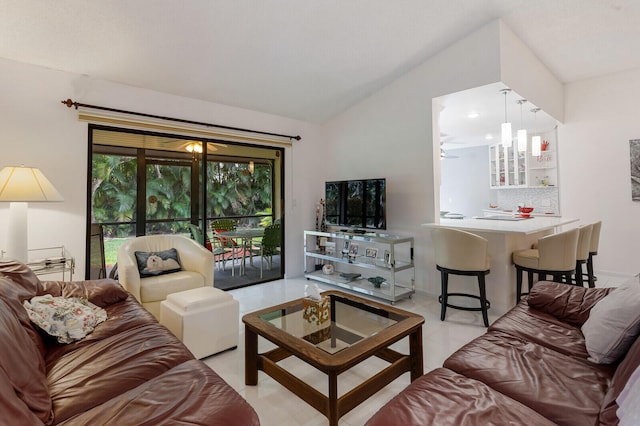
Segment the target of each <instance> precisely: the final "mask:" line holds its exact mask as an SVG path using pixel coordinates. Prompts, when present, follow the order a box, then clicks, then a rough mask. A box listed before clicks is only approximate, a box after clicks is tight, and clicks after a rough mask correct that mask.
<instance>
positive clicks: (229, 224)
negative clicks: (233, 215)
mask: <svg viewBox="0 0 640 426" xmlns="http://www.w3.org/2000/svg"><path fill="white" fill-rule="evenodd" d="M235 229H236V221H235V220H233V219H216V220H213V221H211V230H212V231H213V243H214V244H213V251H214V252H222V254H221V256H219V258H222V259H221V262H222V270H223V271H224V270H225V266H226V262H227V255H228V254H229V253H231V275H232V276H233V275H235V263H236V259H238V257H239V255H240V254H242V251H243V250H244V248H243V247H242V246H241V245H239V244H238V243H237V242H236V241H235V240H234V239H233V238H229V237H226V236H225V235H224V234H225V232H229V231H235Z"/></svg>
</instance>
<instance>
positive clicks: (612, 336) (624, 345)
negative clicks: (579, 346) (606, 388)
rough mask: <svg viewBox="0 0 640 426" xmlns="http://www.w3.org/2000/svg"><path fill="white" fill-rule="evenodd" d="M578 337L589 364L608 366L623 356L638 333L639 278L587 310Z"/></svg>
mask: <svg viewBox="0 0 640 426" xmlns="http://www.w3.org/2000/svg"><path fill="white" fill-rule="evenodd" d="M582 333H583V334H584V337H585V342H586V346H587V351H588V352H589V355H590V357H589V359H590V360H591V361H593V362H597V363H599V364H610V363H612V362H615V361H617V360H618V359H619V358H620V357H621V356H623V355H624V354H625V353H627V351H628V350H629V347H630V346H631V344H633V342H634V341H635V340H636V337H638V334H639V333H640V274H639V275H636V276H635V277H633V278H632V279H630V280H629V281H627V282H625V283H624V284H622V285H620V287H618V288H616V289H615V290H613V291H612V292H611V293H610V294H609V295H608V296H607V297H605V298H603V299H602V300H600V301H599V302H598V303H597V304H596V305H595V306H594V307H593V308H592V309H591V313H590V314H589V319H588V320H587V321H586V322H585V323H584V324H583V326H582Z"/></svg>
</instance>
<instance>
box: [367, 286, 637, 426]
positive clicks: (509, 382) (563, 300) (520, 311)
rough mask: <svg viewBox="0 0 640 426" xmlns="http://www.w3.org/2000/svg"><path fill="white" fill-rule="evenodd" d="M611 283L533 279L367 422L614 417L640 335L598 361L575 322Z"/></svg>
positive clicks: (581, 421)
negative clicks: (613, 356)
mask: <svg viewBox="0 0 640 426" xmlns="http://www.w3.org/2000/svg"><path fill="white" fill-rule="evenodd" d="M611 290H612V289H595V288H592V289H585V288H581V287H575V286H569V285H566V284H559V283H552V282H540V283H537V284H536V286H535V287H534V289H533V290H532V292H531V294H530V296H529V298H528V300H527V301H523V302H521V303H520V304H518V305H517V306H516V307H515V308H513V309H512V310H511V311H509V312H508V313H507V314H505V315H504V316H502V317H501V318H500V319H498V320H497V321H496V322H495V323H494V324H492V325H491V326H490V327H489V328H488V330H487V333H486V334H484V335H482V336H480V337H479V338H477V339H475V340H473V341H471V342H470V343H468V344H467V345H465V346H463V347H462V348H461V349H459V350H458V351H456V352H455V353H454V354H453V355H452V356H451V357H449V358H448V359H447V360H446V361H445V362H444V365H443V368H438V369H436V370H433V371H431V372H429V373H427V374H425V375H424V376H422V377H421V378H419V379H418V380H416V381H414V382H413V383H411V384H410V385H409V386H408V387H407V388H406V389H405V390H403V391H402V392H401V393H400V394H399V395H397V396H396V397H395V398H393V399H392V400H391V401H389V402H388V403H387V404H386V405H385V406H383V407H382V408H381V409H380V410H379V411H378V412H377V413H376V414H375V415H374V416H373V417H372V418H371V419H370V420H369V421H368V422H367V425H368V426H389V425H403V426H407V425H439V426H440V425H456V426H459V425H485V424H494V425H507V424H517V425H521V424H522V425H524V424H526V425H553V424H558V425H580V426H585V425H615V424H618V418H617V417H616V409H617V408H618V407H617V404H616V401H615V400H616V398H617V396H618V395H619V394H620V392H621V391H622V389H623V387H624V385H625V383H626V382H627V381H628V380H629V377H630V376H631V374H632V373H633V371H634V370H635V369H636V368H637V367H638V365H639V364H640V339H636V341H635V343H634V344H633V345H632V346H631V348H630V349H629V351H628V352H627V354H626V355H625V356H624V358H623V359H622V360H621V361H620V362H618V363H617V364H611V365H599V364H595V363H592V362H591V361H589V360H587V357H588V354H587V351H586V349H585V340H584V336H583V335H582V332H581V330H580V327H581V325H582V324H583V323H584V322H585V321H586V320H587V318H588V316H589V310H590V309H591V308H592V307H593V306H594V305H595V303H596V302H597V301H598V300H600V299H601V298H603V297H604V296H606V295H607V294H608V293H609V292H610V291H611Z"/></svg>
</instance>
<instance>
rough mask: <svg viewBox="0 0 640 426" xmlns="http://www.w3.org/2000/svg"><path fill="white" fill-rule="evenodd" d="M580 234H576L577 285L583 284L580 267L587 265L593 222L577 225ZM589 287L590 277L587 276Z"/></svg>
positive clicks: (581, 285)
mask: <svg viewBox="0 0 640 426" xmlns="http://www.w3.org/2000/svg"><path fill="white" fill-rule="evenodd" d="M578 230H579V231H580V234H578V248H577V249H576V272H575V274H574V276H575V284H576V285H577V286H580V287H583V286H584V274H583V273H582V267H583V266H586V265H587V262H588V260H589V248H590V247H591V234H592V233H593V224H588V225H582V226H579V227H578ZM587 281H588V283H589V287H591V278H590V277H589V276H587Z"/></svg>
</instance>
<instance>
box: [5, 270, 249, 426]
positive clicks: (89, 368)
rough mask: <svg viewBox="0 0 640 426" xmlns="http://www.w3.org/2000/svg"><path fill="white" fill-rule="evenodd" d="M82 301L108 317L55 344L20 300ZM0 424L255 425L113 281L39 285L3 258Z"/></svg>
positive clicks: (235, 397) (245, 408)
mask: <svg viewBox="0 0 640 426" xmlns="http://www.w3.org/2000/svg"><path fill="white" fill-rule="evenodd" d="M43 294H51V295H53V296H65V297H86V298H88V299H89V301H90V302H92V303H94V304H96V305H98V306H100V307H102V308H104V309H105V310H106V311H107V315H108V319H107V321H106V322H104V323H102V324H100V325H98V326H97V327H96V329H95V330H94V331H93V333H91V334H89V335H88V336H87V337H85V338H84V339H82V340H79V341H77V342H75V343H71V344H59V343H57V341H56V340H55V339H52V338H51V337H50V336H47V335H46V334H45V333H43V332H41V331H38V329H37V328H36V327H35V326H34V325H33V324H32V323H31V321H30V320H29V317H28V315H27V312H26V311H25V309H24V308H23V306H22V301H24V300H26V299H30V298H32V297H33V296H36V295H43ZM0 342H1V344H0V413H1V416H0V423H1V424H5V422H7V423H6V424H13V425H22V424H25V425H26V424H28V425H37V424H46V425H58V424H60V425H76V424H78V425H80V424H82V425H134V424H135V425H141V424H149V425H151V424H152V425H164V424H167V425H168V424H171V425H174V424H202V425H205V424H206V425H221V426H222V425H225V426H228V425H242V426H245V425H259V420H258V416H257V414H256V412H255V411H254V410H253V408H252V407H251V406H250V405H249V404H248V403H247V402H246V401H245V400H244V399H243V398H242V397H241V396H240V395H239V394H238V393H237V392H236V391H235V390H234V389H233V388H231V387H230V386H229V385H228V384H227V383H226V382H225V381H224V380H223V379H222V378H221V377H220V376H218V375H217V374H216V373H215V372H214V371H212V370H211V369H210V368H209V367H207V366H206V365H205V364H204V363H202V362H201V361H199V360H196V359H195V358H194V357H193V356H192V355H191V353H190V352H189V350H188V349H187V348H186V347H185V346H184V345H183V344H182V343H181V342H180V341H179V340H178V339H177V338H176V337H175V336H173V334H171V333H170V332H169V331H168V330H167V329H166V328H165V327H163V326H162V325H160V324H158V322H157V321H156V320H155V319H154V317H153V316H152V315H151V314H150V313H149V312H147V311H146V310H145V309H143V308H142V306H141V305H140V304H139V303H138V302H137V301H136V300H135V299H134V298H133V297H132V296H131V295H129V293H127V292H126V291H124V290H123V289H122V287H121V286H120V285H119V284H118V283H117V282H116V281H113V280H96V281H83V282H80V281H78V282H54V281H42V282H41V281H39V280H38V278H37V277H36V276H35V275H34V274H33V273H32V272H31V270H30V269H29V268H27V267H26V266H25V265H23V264H21V263H18V262H0Z"/></svg>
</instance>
